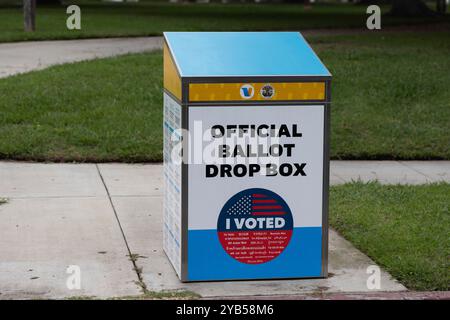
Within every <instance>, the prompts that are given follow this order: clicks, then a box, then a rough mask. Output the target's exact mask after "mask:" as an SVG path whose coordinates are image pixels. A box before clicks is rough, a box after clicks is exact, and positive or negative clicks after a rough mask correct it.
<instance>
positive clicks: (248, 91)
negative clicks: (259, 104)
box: [240, 84, 255, 99]
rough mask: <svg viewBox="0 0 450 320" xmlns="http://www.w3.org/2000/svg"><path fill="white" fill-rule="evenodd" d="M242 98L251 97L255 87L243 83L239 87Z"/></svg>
mask: <svg viewBox="0 0 450 320" xmlns="http://www.w3.org/2000/svg"><path fill="white" fill-rule="evenodd" d="M240 92H241V97H242V99H251V98H253V95H254V94H255V88H253V86H252V85H251V84H244V85H243V86H241V88H240Z"/></svg>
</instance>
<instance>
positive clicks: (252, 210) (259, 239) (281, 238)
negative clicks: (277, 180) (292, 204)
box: [217, 188, 294, 264]
mask: <svg viewBox="0 0 450 320" xmlns="http://www.w3.org/2000/svg"><path fill="white" fill-rule="evenodd" d="M293 224H294V223H293V219H292V213H291V210H290V209H289V207H288V205H287V204H286V202H285V201H284V200H283V199H282V198H281V197H280V196H279V195H277V194H276V193H275V192H272V191H269V190H266V189H259V188H255V189H247V190H244V191H241V192H239V193H237V194H235V195H234V196H233V197H231V198H230V199H229V200H228V201H227V202H226V203H225V205H224V206H223V208H222V210H221V212H220V215H219V220H218V222H217V233H218V236H219V241H220V243H221V244H222V247H223V249H224V250H225V251H226V252H227V253H228V254H229V255H230V256H231V257H232V258H234V259H236V260H237V261H239V262H242V263H248V264H260V263H265V262H268V261H270V260H273V259H275V258H276V257H278V256H279V255H280V254H281V253H282V252H283V250H284V249H285V248H286V247H287V245H288V244H289V241H290V239H291V236H292V230H293Z"/></svg>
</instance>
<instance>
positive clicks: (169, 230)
mask: <svg viewBox="0 0 450 320" xmlns="http://www.w3.org/2000/svg"><path fill="white" fill-rule="evenodd" d="M181 111H182V107H181V105H180V104H179V103H178V102H177V101H175V100H174V99H173V98H171V97H170V96H169V94H167V93H166V92H165V93H164V128H163V130H164V188H165V189H164V190H165V191H164V209H163V210H164V225H163V247H164V251H165V252H166V254H167V256H168V257H169V260H170V262H171V263H172V265H173V267H174V269H175V271H176V272H177V274H178V276H179V277H181V250H182V247H181V246H182V240H181V233H182V231H181V228H182V225H181V197H182V187H181V184H182V181H181V166H182V164H181V159H180V152H181V131H180V129H181Z"/></svg>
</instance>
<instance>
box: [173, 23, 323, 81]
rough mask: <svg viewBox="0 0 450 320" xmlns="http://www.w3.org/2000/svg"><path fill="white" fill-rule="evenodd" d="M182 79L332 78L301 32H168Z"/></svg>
mask: <svg viewBox="0 0 450 320" xmlns="http://www.w3.org/2000/svg"><path fill="white" fill-rule="evenodd" d="M164 36H165V39H166V41H167V44H168V45H169V48H170V50H171V52H172V55H173V57H174V60H175V63H176V65H177V68H178V71H179V72H180V75H181V76H183V77H215V76H330V75H331V74H330V73H329V71H328V70H327V68H326V67H325V66H324V65H323V63H322V62H321V61H320V59H319V58H318V57H317V56H316V54H315V53H314V51H313V50H312V49H311V47H310V46H309V45H308V43H307V42H306V41H305V39H304V38H303V36H302V35H301V34H300V33H299V32H165V33H164Z"/></svg>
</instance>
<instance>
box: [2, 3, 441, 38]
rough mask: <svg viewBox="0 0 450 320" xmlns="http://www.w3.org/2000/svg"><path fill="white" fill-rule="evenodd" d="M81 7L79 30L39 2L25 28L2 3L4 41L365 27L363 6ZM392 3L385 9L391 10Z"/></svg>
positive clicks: (390, 20) (16, 10)
mask: <svg viewBox="0 0 450 320" xmlns="http://www.w3.org/2000/svg"><path fill="white" fill-rule="evenodd" d="M72 3H78V4H79V6H80V8H81V13H82V14H81V30H75V31H71V30H67V28H66V19H67V17H68V15H67V14H66V6H67V5H68V4H69V2H67V4H66V5H65V6H60V7H38V10H37V21H36V25H37V31H36V32H34V33H25V32H23V14H22V9H21V7H20V6H16V7H3V8H2V7H0V30H1V32H0V41H3V42H5V41H19V40H37V39H39V40H42V39H73V38H89V37H112V36H144V35H156V34H158V35H159V34H161V33H162V32H163V31H182V30H183V31H212V30H214V31H221V30H225V31H231V30H252V31H258V30H304V29H314V28H348V27H359V28H361V29H362V28H365V25H366V19H367V14H366V12H365V10H366V7H365V6H356V5H314V6H313V7H312V8H310V9H305V8H304V6H303V5H299V4H283V5H280V4H226V5H222V4H218V3H216V4H189V3H184V4H170V3H167V2H141V3H116V4H113V3H102V2H100V1H97V2H94V1H89V2H86V1H71V2H70V4H72ZM388 10H389V6H383V7H382V11H383V12H388ZM449 20H450V15H447V16H446V17H442V18H414V19H404V18H394V17H389V16H385V17H383V19H382V24H383V26H388V25H402V24H412V23H428V22H439V21H446V22H447V23H448V22H449Z"/></svg>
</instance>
